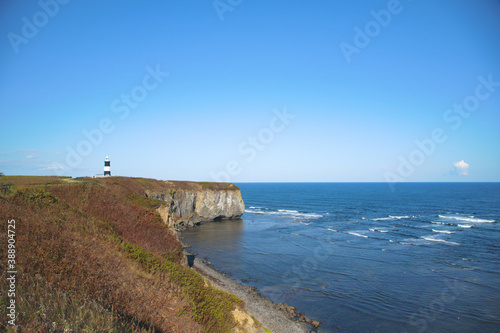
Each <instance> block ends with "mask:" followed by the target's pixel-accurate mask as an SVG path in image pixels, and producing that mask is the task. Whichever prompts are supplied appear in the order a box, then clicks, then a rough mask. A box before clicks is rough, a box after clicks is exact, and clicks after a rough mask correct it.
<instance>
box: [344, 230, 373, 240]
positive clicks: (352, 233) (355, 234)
mask: <svg viewBox="0 0 500 333" xmlns="http://www.w3.org/2000/svg"><path fill="white" fill-rule="evenodd" d="M346 234H349V235H353V236H358V237H364V238H368V236H365V235H361V234H358V233H357V232H349V231H348V232H346Z"/></svg>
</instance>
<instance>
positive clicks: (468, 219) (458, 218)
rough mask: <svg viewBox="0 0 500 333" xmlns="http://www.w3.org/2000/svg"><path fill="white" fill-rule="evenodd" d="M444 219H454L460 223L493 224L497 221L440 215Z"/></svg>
mask: <svg viewBox="0 0 500 333" xmlns="http://www.w3.org/2000/svg"><path fill="white" fill-rule="evenodd" d="M438 216H439V217H440V218H442V219H452V220H458V221H467V222H476V223H493V222H495V221H496V220H487V219H480V218H477V217H474V216H448V215H438Z"/></svg>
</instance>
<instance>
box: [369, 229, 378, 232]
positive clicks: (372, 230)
mask: <svg viewBox="0 0 500 333" xmlns="http://www.w3.org/2000/svg"><path fill="white" fill-rule="evenodd" d="M368 230H370V231H371V232H375V231H377V230H375V229H368Z"/></svg>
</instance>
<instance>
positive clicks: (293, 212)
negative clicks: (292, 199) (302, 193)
mask: <svg viewBox="0 0 500 333" xmlns="http://www.w3.org/2000/svg"><path fill="white" fill-rule="evenodd" d="M250 208H251V209H245V213H253V214H269V215H279V216H290V217H292V218H296V219H300V218H305V219H315V218H320V217H323V215H320V214H315V213H300V212H299V211H297V210H289V209H278V211H269V210H265V209H266V208H260V207H250Z"/></svg>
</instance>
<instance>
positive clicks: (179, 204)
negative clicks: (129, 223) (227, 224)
mask: <svg viewBox="0 0 500 333" xmlns="http://www.w3.org/2000/svg"><path fill="white" fill-rule="evenodd" d="M166 183H167V185H168V186H167V188H165V189H162V190H160V191H158V190H156V191H153V190H147V191H146V195H147V196H148V197H150V198H155V199H160V200H163V201H165V202H166V203H167V204H166V205H162V206H161V207H160V208H159V209H158V212H159V214H160V215H161V217H162V218H163V220H164V221H166V222H167V224H168V226H169V227H173V228H176V229H185V228H188V227H193V226H195V225H197V224H199V223H201V222H206V221H217V220H226V219H235V218H239V217H241V215H243V212H244V211H245V204H244V202H243V199H242V198H241V192H240V190H239V188H238V187H237V186H236V185H233V184H221V183H192V182H189V183H188V182H183V183H181V182H166Z"/></svg>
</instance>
